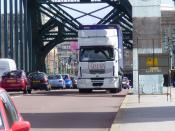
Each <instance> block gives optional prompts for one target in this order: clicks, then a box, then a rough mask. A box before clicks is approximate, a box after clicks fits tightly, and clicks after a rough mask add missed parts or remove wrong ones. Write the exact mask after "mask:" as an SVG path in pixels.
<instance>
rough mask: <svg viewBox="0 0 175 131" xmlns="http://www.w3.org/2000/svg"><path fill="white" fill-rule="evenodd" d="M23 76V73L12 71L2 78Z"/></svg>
mask: <svg viewBox="0 0 175 131" xmlns="http://www.w3.org/2000/svg"><path fill="white" fill-rule="evenodd" d="M21 75H22V71H10V72H5V73H4V74H3V76H2V77H8V78H10V77H14V78H20V77H21Z"/></svg>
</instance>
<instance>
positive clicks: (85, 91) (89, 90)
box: [79, 89, 92, 93]
mask: <svg viewBox="0 0 175 131" xmlns="http://www.w3.org/2000/svg"><path fill="white" fill-rule="evenodd" d="M91 92H92V89H79V93H91Z"/></svg>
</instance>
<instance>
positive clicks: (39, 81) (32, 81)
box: [32, 81, 40, 83]
mask: <svg viewBox="0 0 175 131" xmlns="http://www.w3.org/2000/svg"><path fill="white" fill-rule="evenodd" d="M32 82H33V83H39V82H40V81H32Z"/></svg>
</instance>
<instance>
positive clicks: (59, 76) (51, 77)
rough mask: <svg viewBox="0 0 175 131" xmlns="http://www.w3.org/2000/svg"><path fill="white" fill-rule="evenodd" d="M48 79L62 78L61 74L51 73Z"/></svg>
mask: <svg viewBox="0 0 175 131" xmlns="http://www.w3.org/2000/svg"><path fill="white" fill-rule="evenodd" d="M48 79H50V80H52V79H61V75H50V76H48Z"/></svg>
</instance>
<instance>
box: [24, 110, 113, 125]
mask: <svg viewBox="0 0 175 131" xmlns="http://www.w3.org/2000/svg"><path fill="white" fill-rule="evenodd" d="M115 115H116V112H78V113H76V112H73V113H70V112H68V113H65V112H64V113H22V116H23V117H24V119H25V120H28V121H30V123H31V126H32V128H110V126H111V123H112V121H113V119H114V117H115ZM80 118H81V119H80ZM104 118H105V119H104Z"/></svg>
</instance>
